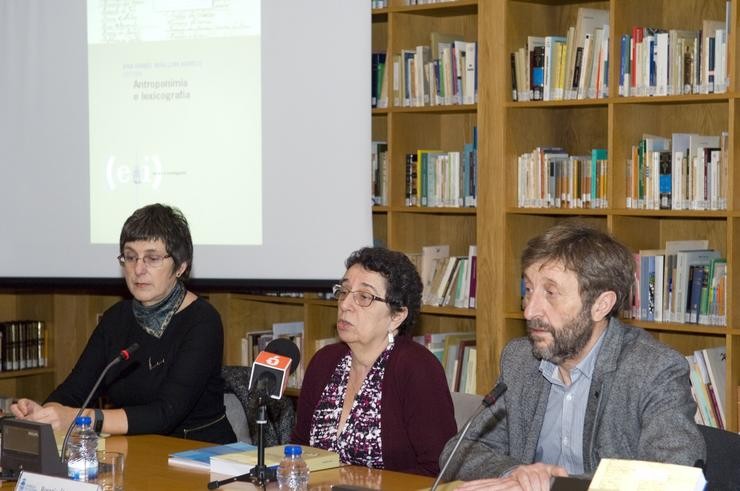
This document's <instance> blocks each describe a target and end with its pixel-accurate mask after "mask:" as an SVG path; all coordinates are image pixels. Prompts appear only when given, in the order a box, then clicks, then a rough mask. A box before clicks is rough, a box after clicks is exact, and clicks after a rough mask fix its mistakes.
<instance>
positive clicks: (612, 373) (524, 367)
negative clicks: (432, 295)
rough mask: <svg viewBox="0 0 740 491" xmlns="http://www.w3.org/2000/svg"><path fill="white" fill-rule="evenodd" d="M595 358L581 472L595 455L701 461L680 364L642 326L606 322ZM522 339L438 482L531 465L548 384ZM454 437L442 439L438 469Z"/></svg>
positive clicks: (506, 356) (509, 349)
mask: <svg viewBox="0 0 740 491" xmlns="http://www.w3.org/2000/svg"><path fill="white" fill-rule="evenodd" d="M604 335H605V336H606V337H605V338H604V343H603V345H602V347H601V351H600V352H599V355H598V358H597V360H596V367H595V368H594V373H593V378H592V382H591V388H590V391H589V396H588V397H589V400H588V405H587V407H586V416H585V421H584V428H583V468H584V472H585V473H587V474H592V473H593V472H594V471H595V470H596V467H597V466H598V464H599V461H600V460H601V459H602V458H622V459H639V460H652V461H659V462H669V463H674V464H683V465H694V464H695V463H696V461H697V460H698V459H702V460H703V459H704V458H705V447H704V440H703V438H702V436H701V434H700V433H699V429H698V428H697V426H696V423H695V422H694V414H695V412H696V404H695V403H694V400H693V398H692V396H691V388H690V381H689V368H688V363H687V362H686V359H685V358H684V357H683V356H681V355H680V354H679V353H677V352H676V351H674V350H672V349H671V348H669V347H667V346H665V345H664V344H662V343H660V342H658V341H656V340H655V339H654V338H653V337H652V336H651V335H649V334H648V333H647V332H645V331H643V330H642V329H637V328H634V327H631V326H627V325H624V324H622V323H621V322H620V321H619V320H617V319H611V320H610V322H609V326H608V328H607V330H606V333H605V334H604ZM539 364H540V361H539V360H538V359H536V358H535V357H534V356H533V355H532V348H531V344H530V342H529V340H528V339H527V338H518V339H515V340H513V341H511V342H510V343H509V344H508V345H507V346H506V348H504V352H503V354H502V356H501V380H503V381H504V382H505V383H506V385H507V386H508V390H507V392H506V393H505V394H504V396H503V397H502V398H501V399H499V401H498V402H497V403H496V404H495V405H494V406H492V407H490V408H487V409H485V410H484V411H483V412H482V413H481V414H480V415H479V416H478V417H477V418H476V419H475V420H474V421H473V423H472V424H471V426H470V430H469V431H468V433H467V435H466V436H465V438H464V439H463V441H462V443H461V445H460V448H459V449H458V451H457V453H456V455H455V456H454V457H453V461H452V463H451V464H450V466H449V468H448V470H447V472H445V476H444V477H445V479H448V480H449V479H461V480H472V479H481V478H488V477H497V476H500V475H501V474H502V473H504V472H506V471H507V470H509V469H511V468H512V467H514V466H516V465H520V464H531V463H533V462H534V457H535V451H536V449H537V441H538V439H539V435H540V430H541V428H542V423H543V421H544V417H545V410H546V409H547V400H548V397H549V394H550V383H549V382H548V381H547V380H546V379H545V378H544V377H543V376H542V374H541V373H540V371H539ZM456 441H457V436H455V437H454V438H453V439H451V440H450V441H449V442H447V445H446V446H445V448H444V450H443V451H442V455H441V456H440V465H442V464H443V463H444V461H445V460H446V458H447V455H449V453H450V451H451V450H452V448H453V446H454V444H455V442H456Z"/></svg>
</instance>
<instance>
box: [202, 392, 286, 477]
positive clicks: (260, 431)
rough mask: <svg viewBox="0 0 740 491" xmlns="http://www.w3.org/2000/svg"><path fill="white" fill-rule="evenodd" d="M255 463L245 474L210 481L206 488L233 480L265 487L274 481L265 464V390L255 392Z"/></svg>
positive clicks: (270, 470)
mask: <svg viewBox="0 0 740 491" xmlns="http://www.w3.org/2000/svg"><path fill="white" fill-rule="evenodd" d="M257 404H258V406H257V465H255V466H254V467H252V470H250V471H249V472H247V473H246V474H240V475H238V476H233V477H229V478H227V479H223V480H221V481H211V482H209V483H208V489H216V488H219V487H221V486H223V485H224V484H228V483H230V482H235V481H246V482H251V483H252V484H254V485H255V486H260V487H262V489H265V488H266V486H267V483H268V482H270V481H275V480H276V478H277V476H276V472H275V469H273V468H271V467H267V466H266V465H265V440H264V427H265V425H266V424H267V392H266V391H264V390H260V391H259V392H258V393H257Z"/></svg>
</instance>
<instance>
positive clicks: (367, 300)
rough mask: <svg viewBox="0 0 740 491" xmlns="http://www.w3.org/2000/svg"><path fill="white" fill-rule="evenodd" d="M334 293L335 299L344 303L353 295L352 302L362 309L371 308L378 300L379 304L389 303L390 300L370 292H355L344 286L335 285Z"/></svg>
mask: <svg viewBox="0 0 740 491" xmlns="http://www.w3.org/2000/svg"><path fill="white" fill-rule="evenodd" d="M332 293H333V294H334V298H336V299H337V300H339V301H340V302H343V301H344V299H345V298H347V295H349V294H350V293H351V294H352V300H354V302H355V303H356V304H357V305H359V306H360V307H369V306H370V305H372V303H373V301H374V300H377V301H378V302H385V303H388V300H386V299H385V298H381V297H377V296H375V295H373V294H372V293H370V292H363V291H362V290H358V291H355V292H353V291H350V290H348V289H347V288H345V287H343V286H342V285H334V287H333V288H332Z"/></svg>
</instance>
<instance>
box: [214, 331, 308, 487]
mask: <svg viewBox="0 0 740 491" xmlns="http://www.w3.org/2000/svg"><path fill="white" fill-rule="evenodd" d="M264 353H269V354H270V355H273V357H274V358H275V361H277V359H278V358H283V359H286V358H290V367H289V368H288V373H285V370H281V369H279V368H270V367H265V366H258V365H256V364H253V365H252V373H251V374H250V377H249V390H250V392H251V391H254V393H256V394H257V397H258V406H257V426H258V432H257V465H255V466H254V467H253V468H252V470H251V471H249V472H248V473H246V474H241V475H238V476H233V477H229V478H227V479H223V480H221V481H211V482H209V483H208V489H217V488H219V487H221V486H223V485H224V484H228V483H230V482H235V481H248V482H251V483H252V484H254V485H255V486H261V487H262V488H265V486H266V484H267V483H268V482H269V481H274V480H275V469H271V468H269V467H267V466H266V465H265V443H264V438H263V432H264V430H263V428H264V426H265V425H266V424H267V399H268V397H273V398H276V397H275V396H270V394H273V393H275V392H276V390H275V389H276V387H277V388H278V389H279V388H280V387H281V386H282V384H283V380H284V379H285V378H286V377H288V375H292V374H293V373H294V372H295V371H296V368H298V363H299V362H300V361H301V352H300V350H299V349H298V346H296V344H295V343H294V342H293V341H291V340H289V339H285V338H277V339H273V340H272V341H270V342H269V343H268V344H267V346H265V350H264V351H263V352H262V353H260V355H262V354H264ZM285 361H287V360H285ZM278 393H279V395H280V396H281V397H282V390H281V389H280V390H278ZM277 398H279V397H277Z"/></svg>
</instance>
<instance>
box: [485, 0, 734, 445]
mask: <svg viewBox="0 0 740 491" xmlns="http://www.w3.org/2000/svg"><path fill="white" fill-rule="evenodd" d="M483 3H485V5H486V8H485V9H484V8H483V6H482V5H483ZM737 6H738V2H737V0H733V1H732V2H731V10H730V11H731V19H730V26H731V27H730V31H731V33H730V36H729V40H728V59H729V60H730V62H729V68H728V73H729V74H730V87H729V89H728V91H727V93H723V94H709V95H681V96H663V97H620V96H618V93H617V87H618V76H619V73H618V66H619V63H618V60H619V55H620V46H619V42H618V40H619V39H620V37H621V35H622V34H626V33H630V32H631V29H632V27H633V26H655V27H660V28H664V29H693V30H700V29H701V28H702V19H724V18H725V9H726V4H725V0H681V1H659V0H656V1H642V0H611V1H598V2H580V1H569V0H552V1H548V0H541V1H491V2H490V3H489V2H482V3H481V6H480V7H479V16H481V17H483V16H484V15H485V17H486V18H489V19H501V21H500V22H498V21H497V25H498V28H497V29H490V30H487V31H486V35H485V36H486V39H485V40H483V39H481V44H483V45H484V46H488V47H489V48H490V51H489V52H487V54H486V58H485V59H484V60H483V61H481V63H482V65H481V80H483V81H485V83H484V84H483V87H486V88H487V90H490V91H492V92H494V93H496V92H498V95H491V96H490V97H489V98H488V99H487V101H486V105H485V106H484V99H483V95H482V94H481V102H480V103H479V108H478V110H479V114H480V116H479V117H480V119H481V120H482V121H481V123H480V126H481V128H483V126H484V124H483V123H484V122H486V123H489V122H490V125H489V124H486V125H485V126H486V127H487V130H486V131H481V142H486V141H488V145H487V146H486V145H484V146H483V147H482V148H481V149H480V159H481V161H485V163H486V164H488V165H490V166H491V167H492V168H494V169H495V170H493V171H492V172H491V173H489V175H488V177H489V178H490V179H492V181H490V182H489V183H487V184H481V185H480V186H481V188H483V187H485V186H487V185H488V186H489V189H491V187H490V186H496V187H498V191H497V192H489V193H487V195H488V196H489V199H488V200H487V201H486V203H485V204H484V205H481V206H479V212H478V213H479V216H478V220H479V221H480V220H481V217H483V216H485V217H486V221H488V220H490V221H492V222H493V224H494V227H493V228H494V230H496V231H500V232H497V233H495V234H493V235H492V236H491V237H490V240H489V237H485V240H484V238H482V237H480V236H479V237H478V241H479V243H481V246H485V247H486V248H487V249H488V251H489V254H491V257H490V263H488V262H487V270H486V271H485V272H484V271H481V272H479V278H480V279H482V278H483V277H489V275H491V282H490V283H483V282H481V286H482V288H483V291H481V293H480V295H481V297H482V298H485V299H486V300H488V302H489V303H488V304H487V305H486V307H485V309H482V308H480V307H479V309H478V310H479V312H478V327H477V330H478V339H484V338H485V337H486V336H488V337H489V339H490V340H491V343H492V345H493V351H492V353H490V355H489V362H490V363H491V364H492V365H495V364H497V363H498V356H499V353H500V351H501V348H502V347H503V345H504V344H505V343H506V342H507V341H509V340H510V339H512V338H513V337H517V336H522V335H524V334H525V322H524V318H523V315H522V310H521V297H520V291H519V284H520V277H521V271H520V267H519V254H520V252H521V250H522V249H523V247H524V245H525V243H526V242H527V240H528V239H529V238H531V237H533V236H534V235H537V234H539V233H541V232H542V231H543V230H545V229H546V228H547V227H549V226H551V225H553V224H555V223H557V222H559V221H561V220H564V219H567V218H570V217H574V216H578V217H579V218H581V219H583V220H584V221H586V222H590V223H591V224H593V225H594V226H596V227H599V228H601V229H603V230H606V231H609V232H611V233H612V234H614V235H615V236H616V237H617V238H618V239H620V240H621V241H622V242H624V243H625V244H626V245H628V246H629V247H630V248H631V249H632V250H633V251H634V252H637V251H639V250H640V249H660V248H663V247H664V245H665V241H667V240H683V239H708V240H709V246H710V248H713V249H716V250H718V251H719V252H720V254H721V256H722V257H726V258H727V261H728V265H729V276H728V287H727V326H706V325H697V324H681V323H672V322H647V321H633V320H628V321H627V322H629V323H631V324H633V325H636V326H639V327H642V328H644V329H646V330H648V331H649V332H650V333H652V334H653V335H654V336H655V337H656V338H658V339H659V340H661V341H663V342H664V343H666V344H668V345H670V346H672V347H674V348H675V349H677V350H678V351H680V352H681V353H683V354H690V353H692V352H693V351H694V350H697V349H701V348H708V347H715V346H724V347H725V349H726V353H727V368H726V378H727V391H726V392H727V393H726V403H725V410H726V414H727V426H728V429H730V430H733V431H737V430H738V399H737V396H738V394H737V390H738V389H737V386H738V384H740V309H736V308H734V306H733V304H734V300H737V299H738V294H737V293H735V292H736V290H735V285H736V284H737V281H736V280H735V278H739V277H738V273H737V269H736V268H735V267H734V265H735V264H736V262H737V261H738V259H740V220H739V218H740V212H739V211H738V202H737V201H735V200H734V198H733V196H734V194H736V192H737V190H738V189H740V172H737V171H735V168H739V169H740V167H738V163H737V162H738V161H737V158H736V155H735V150H734V149H735V148H737V145H738V142H739V140H738V138H739V137H740V130H739V129H738V124H737V121H738V116H737V115H738V114H739V113H738V109H740V107H739V106H738V96H737V93H736V87H737V82H736V80H737V76H738V68H737V66H736V64H735V53H736V52H737V48H738V45H737V37H736V35H735V33H736V32H737V27H738V22H737ZM579 7H590V8H598V9H603V10H609V11H610V17H609V22H610V33H611V35H610V45H609V50H610V57H609V60H610V63H609V93H608V97H607V98H604V99H595V100H577V101H572V100H566V101H548V102H541V101H539V102H514V101H512V100H511V78H510V74H511V72H510V68H509V66H510V62H509V58H508V57H509V53H511V52H513V51H515V50H516V49H517V48H518V47H520V46H523V45H526V42H527V36H529V35H533V36H547V35H557V34H559V35H564V33H565V32H566V31H567V29H568V27H569V26H572V25H575V24H576V18H577V11H578V8H579ZM489 9H490V10H491V11H489ZM481 32H483V31H482V30H481ZM484 62H485V63H484ZM492 67H496V68H497V70H494V69H493V68H492ZM613 67H616V68H613ZM484 69H485V74H484ZM722 131H728V132H729V159H730V160H729V161H730V165H729V175H728V189H729V192H728V209H727V210H726V211H671V210H636V209H629V208H627V206H626V190H625V184H624V183H625V178H624V176H625V172H626V168H625V165H626V164H625V162H626V160H627V159H628V157H629V152H630V146H631V145H633V144H636V142H637V141H639V139H640V137H641V135H642V134H644V133H648V134H654V135H662V136H667V137H670V135H671V134H672V133H698V134H704V135H719V134H720V132H722ZM538 146H560V147H563V148H565V149H566V150H567V151H568V152H569V153H571V154H572V155H581V154H590V152H591V149H592V148H607V149H608V158H609V185H608V190H607V192H608V199H609V208H607V209H593V210H571V209H569V210H564V209H544V208H542V209H533V208H526V209H523V208H517V171H516V162H517V156H518V155H520V154H522V153H526V152H529V151H531V150H532V149H533V148H535V147H538ZM494 175H495V176H496V178H495V179H496V180H495V181H493V179H494V177H493V176H494ZM479 249H480V246H479ZM489 267H490V269H488V268H489ZM479 281H480V280H479ZM484 312H485V315H484ZM479 344H480V343H479ZM480 359H481V353H480V351H479V360H480ZM481 368H482V367H479V370H480V369H481ZM480 388H481V387H480V386H479V389H480Z"/></svg>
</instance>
